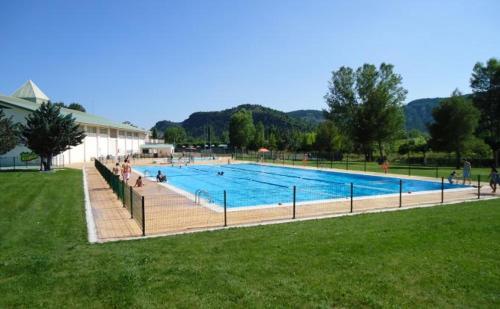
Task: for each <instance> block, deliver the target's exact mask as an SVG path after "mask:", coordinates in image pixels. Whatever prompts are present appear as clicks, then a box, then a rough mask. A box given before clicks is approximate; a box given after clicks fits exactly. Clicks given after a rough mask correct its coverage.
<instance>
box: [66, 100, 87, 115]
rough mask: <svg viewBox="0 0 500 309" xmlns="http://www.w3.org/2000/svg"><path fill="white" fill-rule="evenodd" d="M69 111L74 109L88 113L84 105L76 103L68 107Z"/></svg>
mask: <svg viewBox="0 0 500 309" xmlns="http://www.w3.org/2000/svg"><path fill="white" fill-rule="evenodd" d="M68 109H72V110H75V111H80V112H84V113H85V112H86V111H87V110H86V109H85V107H83V105H81V104H80V103H76V102H75V103H71V104H70V105H68Z"/></svg>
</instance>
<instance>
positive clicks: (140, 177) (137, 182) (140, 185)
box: [134, 176, 144, 187]
mask: <svg viewBox="0 0 500 309" xmlns="http://www.w3.org/2000/svg"><path fill="white" fill-rule="evenodd" d="M134 187H144V182H142V176H139V178H137V180H136V181H135V185H134Z"/></svg>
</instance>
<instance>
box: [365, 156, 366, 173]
mask: <svg viewBox="0 0 500 309" xmlns="http://www.w3.org/2000/svg"><path fill="white" fill-rule="evenodd" d="M365 172H366V156H365Z"/></svg>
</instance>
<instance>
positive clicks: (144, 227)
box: [141, 195, 146, 236]
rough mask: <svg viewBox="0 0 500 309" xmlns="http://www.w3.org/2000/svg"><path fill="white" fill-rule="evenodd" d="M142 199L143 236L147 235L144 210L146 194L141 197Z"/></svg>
mask: <svg viewBox="0 0 500 309" xmlns="http://www.w3.org/2000/svg"><path fill="white" fill-rule="evenodd" d="M141 201H142V236H146V212H145V211H144V195H143V196H142V197H141Z"/></svg>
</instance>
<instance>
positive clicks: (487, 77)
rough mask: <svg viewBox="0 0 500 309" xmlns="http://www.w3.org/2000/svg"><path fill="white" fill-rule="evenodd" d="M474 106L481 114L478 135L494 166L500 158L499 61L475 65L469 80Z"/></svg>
mask: <svg viewBox="0 0 500 309" xmlns="http://www.w3.org/2000/svg"><path fill="white" fill-rule="evenodd" d="M470 86H471V88H472V92H473V94H472V98H473V101H474V105H475V106H476V107H477V108H478V109H479V111H480V112H481V118H480V121H479V126H478V135H479V137H481V138H482V139H484V141H485V142H486V143H487V144H488V145H489V146H490V147H491V149H492V150H493V153H494V156H495V162H496V165H498V164H499V156H500V60H499V59H495V58H491V59H490V60H488V62H487V63H486V65H484V64H483V63H480V62H478V63H476V65H475V66H474V69H473V72H472V77H471V80H470Z"/></svg>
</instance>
